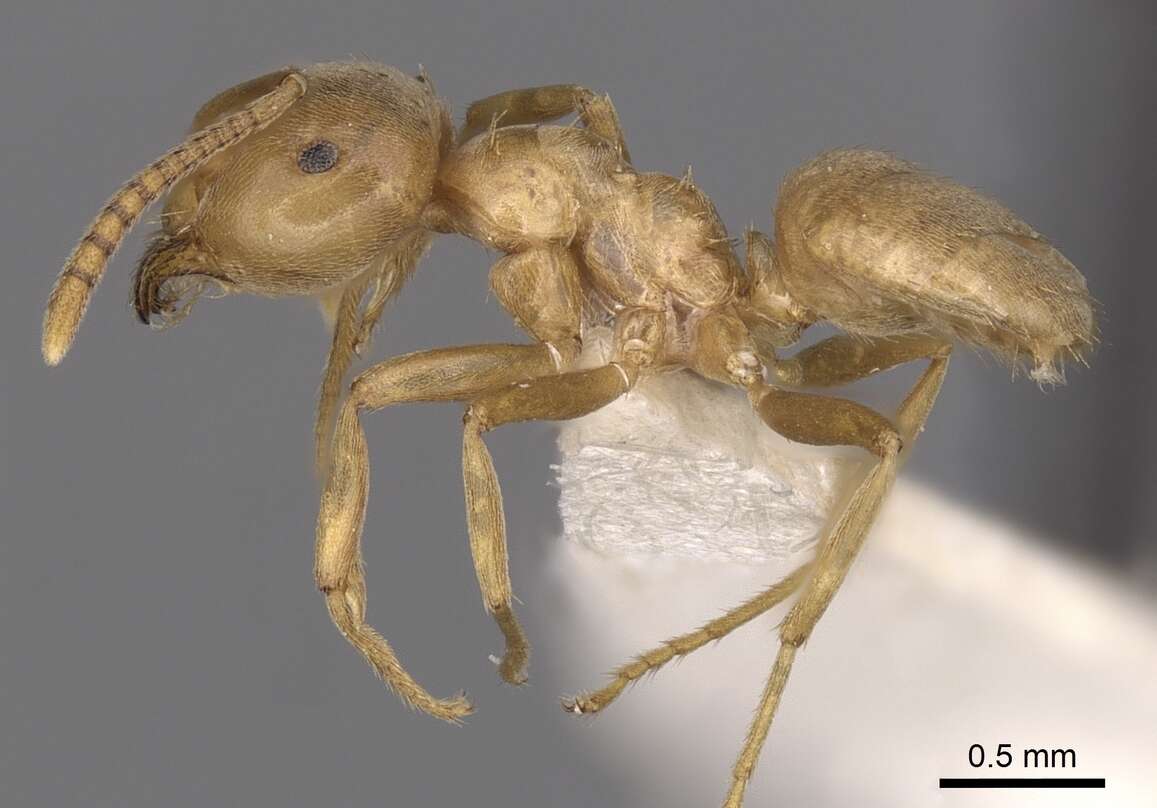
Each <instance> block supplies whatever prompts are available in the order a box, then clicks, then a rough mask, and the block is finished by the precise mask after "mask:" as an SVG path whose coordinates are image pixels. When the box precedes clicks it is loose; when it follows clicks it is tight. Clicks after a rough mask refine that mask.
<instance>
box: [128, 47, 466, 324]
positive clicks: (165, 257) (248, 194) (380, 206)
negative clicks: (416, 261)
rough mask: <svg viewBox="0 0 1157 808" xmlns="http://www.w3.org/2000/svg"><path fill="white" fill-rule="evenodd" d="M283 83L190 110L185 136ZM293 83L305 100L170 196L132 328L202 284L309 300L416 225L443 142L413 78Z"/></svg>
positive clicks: (205, 165)
mask: <svg viewBox="0 0 1157 808" xmlns="http://www.w3.org/2000/svg"><path fill="white" fill-rule="evenodd" d="M288 75H290V71H288V70H285V71H279V72H276V73H270V74H268V75H265V76H261V77H260V78H256V79H253V80H252V81H248V82H245V83H244V84H240V85H238V86H236V87H233V88H231V89H229V90H226V91H225V92H223V93H221V94H219V95H218V96H216V97H215V98H213V99H212V100H210V101H209V102H208V103H207V104H205V106H204V107H202V108H201V110H200V111H199V112H198V113H197V116H196V117H195V118H194V121H193V129H194V130H195V131H204V130H205V129H206V128H207V127H210V126H212V125H213V124H215V123H217V122H219V121H221V120H223V119H224V118H226V117H228V116H230V115H233V114H236V113H237V112H238V111H239V110H241V109H242V108H243V107H245V106H246V105H247V104H251V103H252V102H253V101H254V100H255V99H258V98H260V97H262V96H264V95H266V94H267V93H269V92H270V91H272V90H273V89H274V88H276V87H277V86H278V85H279V83H281V82H284V81H285V79H286V77H287V76H288ZM296 75H299V76H301V77H302V78H303V79H304V80H305V91H304V94H302V95H301V97H300V98H299V99H297V100H296V102H295V103H293V104H292V106H290V107H289V108H288V109H286V111H285V112H283V113H282V114H281V115H280V116H279V117H277V119H276V120H274V121H273V122H272V123H270V124H269V125H268V126H266V127H264V128H263V129H261V130H260V131H256V132H254V133H252V134H249V135H247V136H246V137H244V138H242V139H240V140H239V141H238V142H236V143H235V144H233V145H231V146H229V147H227V148H225V149H223V150H221V151H218V152H217V153H215V154H213V155H211V156H210V157H209V158H208V159H206V160H205V161H204V162H202V163H201V164H200V165H199V166H197V167H196V168H195V169H194V170H193V171H192V172H191V173H189V174H188V175H187V176H186V177H185V178H184V179H182V180H180V181H179V182H177V183H176V184H175V185H174V186H173V188H172V190H171V191H170V193H169V196H168V199H167V201H166V204H165V210H164V213H163V216H162V221H163V229H162V231H161V233H160V234H158V236H157V237H156V238H155V239H154V241H153V242H152V244H151V245H150V247H149V249H148V250H147V252H146V253H145V255H144V257H143V258H142V259H141V262H140V266H139V268H138V270H137V275H136V282H135V294H134V303H135V307H136V310H137V314H138V315H139V316H140V318H141V320H143V321H145V322H148V321H149V319H150V317H151V316H152V315H160V316H161V317H162V318H169V319H172V318H176V317H178V316H179V315H180V314H182V313H183V312H184V311H186V310H187V309H188V307H189V306H190V305H191V303H192V302H193V300H194V299H195V297H196V294H197V293H198V292H199V291H200V290H201V289H203V288H204V287H205V286H206V284H210V285H212V284H216V285H217V286H219V287H220V288H221V289H222V290H223V291H225V292H234V291H243V292H256V293H260V294H273V295H276V294H308V293H313V292H317V291H319V290H321V289H323V288H325V287H328V286H332V285H334V284H335V283H339V282H341V281H344V280H346V279H349V278H352V277H354V276H356V275H357V274H359V273H360V272H361V271H362V270H364V269H365V268H366V267H367V266H368V265H369V264H370V263H372V262H373V261H374V259H375V258H377V257H379V256H381V255H382V254H383V253H384V252H385V251H387V250H388V249H389V248H390V246H391V245H392V244H393V243H395V242H396V241H397V240H398V239H399V238H401V237H402V236H405V235H407V234H412V233H413V231H414V229H415V228H417V227H419V216H420V214H421V212H422V209H423V208H424V207H425V206H426V203H427V202H428V201H429V199H430V197H431V194H432V191H433V185H434V176H435V174H436V172H437V170H438V165H439V162H440V160H441V158H442V156H443V155H444V154H445V153H446V151H447V150H448V149H449V147H450V144H451V140H452V135H453V132H452V127H451V124H450V120H449V112H448V110H447V108H446V106H445V105H444V104H443V103H442V102H441V101H440V100H439V99H438V98H437V96H436V95H435V94H434V90H433V88H432V86H431V85H430V83H429V81H428V80H426V78H425V76H424V75H423V76H420V77H419V78H413V77H410V76H407V75H405V74H403V73H402V72H401V71H399V70H395V69H393V68H389V67H385V66H381V65H373V64H366V63H331V64H320V65H315V66H313V67H309V68H306V69H304V70H300V71H297V73H296ZM193 137H196V135H194V136H193ZM182 301H184V302H182Z"/></svg>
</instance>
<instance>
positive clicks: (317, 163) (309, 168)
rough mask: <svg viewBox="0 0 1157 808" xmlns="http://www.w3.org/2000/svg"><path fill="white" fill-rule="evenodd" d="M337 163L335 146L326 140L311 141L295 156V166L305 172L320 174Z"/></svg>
mask: <svg viewBox="0 0 1157 808" xmlns="http://www.w3.org/2000/svg"><path fill="white" fill-rule="evenodd" d="M335 165H337V146H335V145H334V144H333V143H330V142H329V141H328V140H319V141H317V142H316V143H311V144H310V145H308V146H306V147H305V149H303V150H302V152H301V154H299V155H298V156H297V166H298V168H300V169H301V170H302V171H304V172H305V173H306V174H321V173H322V172H324V171H329V170H330V169H331V168H333V167H334V166H335Z"/></svg>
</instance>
